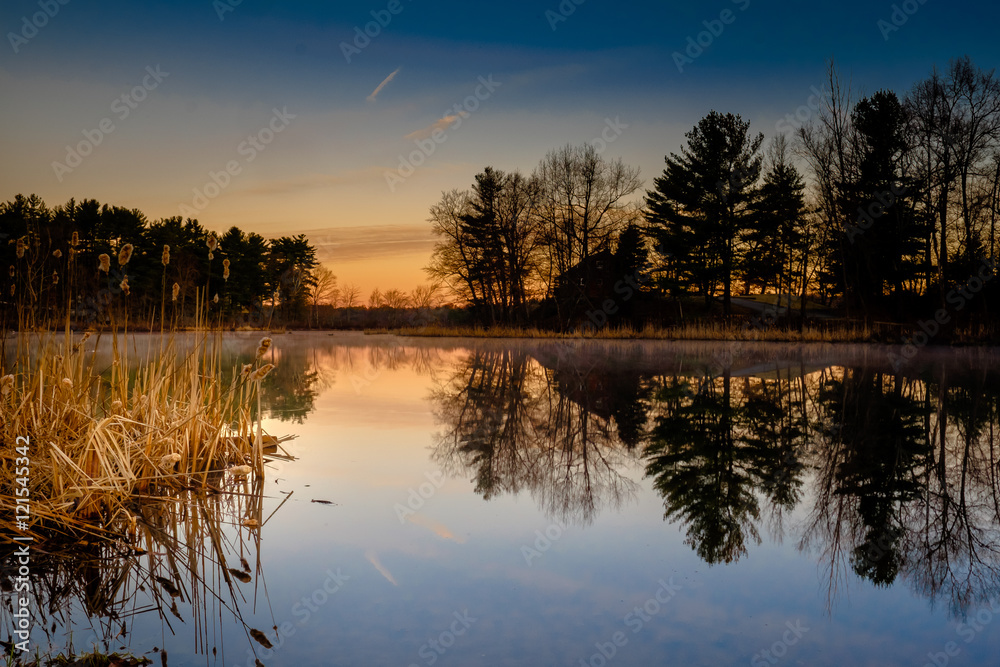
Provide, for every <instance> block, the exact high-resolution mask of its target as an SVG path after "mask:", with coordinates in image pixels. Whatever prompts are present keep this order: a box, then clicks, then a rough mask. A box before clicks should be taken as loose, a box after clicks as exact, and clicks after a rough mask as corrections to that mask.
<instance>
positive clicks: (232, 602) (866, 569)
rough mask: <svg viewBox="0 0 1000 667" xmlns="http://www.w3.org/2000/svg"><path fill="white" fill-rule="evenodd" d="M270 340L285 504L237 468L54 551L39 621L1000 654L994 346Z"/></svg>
mask: <svg viewBox="0 0 1000 667" xmlns="http://www.w3.org/2000/svg"><path fill="white" fill-rule="evenodd" d="M256 339H257V337H256V336H255V337H249V336H240V335H232V336H229V337H227V340H226V346H227V349H228V350H229V352H230V353H231V354H232V355H233V358H234V360H235V359H238V358H239V357H241V356H246V355H251V354H252V350H253V349H254V348H255V346H256ZM274 343H275V346H274V349H275V351H274V361H275V363H276V364H277V369H276V371H274V372H273V373H272V374H271V375H270V376H269V377H268V378H267V380H266V381H265V382H266V389H265V394H264V412H265V419H264V427H265V430H267V431H269V432H270V433H273V434H276V435H283V434H294V435H296V436H297V438H296V439H295V440H292V441H291V442H289V443H286V448H287V449H288V450H289V452H290V453H291V454H293V455H294V456H295V457H297V460H296V461H294V462H290V463H288V462H281V461H274V462H272V464H271V465H270V467H269V470H268V476H267V478H266V480H265V481H264V487H263V493H264V500H263V507H262V508H261V510H262V513H261V516H262V517H263V518H265V519H266V522H265V523H264V525H263V527H262V528H260V529H253V530H251V529H247V528H241V527H240V526H239V520H240V519H239V517H240V516H241V515H242V514H243V513H245V512H246V511H247V507H246V506H245V502H246V501H244V500H241V498H240V497H226V498H221V499H216V500H213V501H207V504H206V501H203V500H195V499H186V500H185V499H181V500H183V501H184V502H178V503H175V504H172V509H171V511H172V512H174V515H173V516H174V518H173V519H171V521H170V522H169V526H168V527H162V526H163V524H162V523H161V529H160V530H159V533H158V537H156V539H153V540H152V541H150V542H149V548H148V551H149V553H147V554H139V555H132V556H120V555H119V556H117V557H115V556H114V555H111V556H109V554H108V552H107V550H104V551H101V552H100V553H99V554H96V555H95V560H94V561H93V562H92V563H90V564H89V565H87V566H85V567H82V569H81V566H79V565H72V564H67V563H62V564H61V565H60V564H59V563H58V562H57V561H53V563H52V564H51V572H48V573H47V574H46V573H41V575H40V576H42V577H43V578H45V577H46V576H47V577H48V578H46V579H45V581H46V582H47V583H46V586H47V587H48V588H49V590H47V591H46V592H44V593H40V594H39V597H40V598H42V599H43V602H45V601H48V602H53V601H54V602H58V603H59V604H61V605H63V607H61V608H63V609H64V611H56V608H57V607H58V606H59V605H57V604H53V605H52V607H51V608H49V609H46V610H45V611H44V613H43V615H44V616H45V618H46V623H47V624H48V623H52V625H47V626H46V627H45V628H43V629H44V630H45V631H46V632H42V630H39V629H36V636H35V639H36V641H37V642H38V643H39V644H40V645H42V646H45V645H46V644H48V643H52V644H53V645H57V646H58V645H64V644H65V643H66V642H67V640H68V638H69V636H70V635H69V632H70V631H72V637H73V641H74V644H75V645H76V646H77V648H80V647H86V646H88V645H89V644H88V642H94V641H96V642H98V643H100V644H105V645H106V646H108V647H110V648H112V649H114V648H117V647H119V646H128V647H130V648H131V649H132V650H134V651H135V652H137V653H143V652H148V651H150V649H152V648H153V647H154V646H155V647H165V648H166V650H167V652H168V656H169V657H168V662H169V664H170V665H199V664H208V665H226V666H227V667H230V666H235V665H251V666H252V665H254V664H255V663H254V661H255V659H256V660H260V662H261V663H262V664H264V665H267V666H268V667H271V666H276V665H402V666H404V667H406V666H409V665H567V666H569V665H573V666H578V665H592V666H593V667H601V666H602V665H605V664H607V665H654V664H677V665H777V664H783V665H897V664H898V665H917V666H920V665H925V664H937V665H944V664H949V665H997V664H1000V657H998V656H1000V442H998V440H997V432H998V426H1000V425H998V423H997V420H998V397H1000V354H998V352H997V351H996V350H983V349H975V350H957V351H952V350H942V351H933V350H925V351H923V352H922V353H921V354H920V355H919V356H918V357H916V358H914V359H913V360H911V361H909V362H907V363H905V364H902V365H898V366H895V367H894V365H893V363H892V362H891V361H890V357H889V356H888V355H887V351H886V349H884V348H876V347H867V346H790V345H764V344H755V345H749V344H729V345H727V344H709V343H684V344H679V343H666V342H655V343H653V342H642V343H639V342H636V343H633V342H613V343H612V342H583V341H572V342H559V341H527V342H515V341H474V340H464V339H434V340H424V339H405V338H395V337H389V336H363V335H360V334H357V335H356V334H335V335H329V334H300V333H294V334H287V335H282V336H275V337H274ZM314 501H328V502H327V503H323V502H314ZM137 512H138V513H140V514H141V511H139V510H137ZM220 516H221V517H223V519H221V520H218V521H217V524H215V525H217V526H218V528H217V529H216V530H214V531H213V530H207V529H206V526H209V525H213V523H212V522H213V521H215V520H216V519H217V517H220ZM177 517H179V519H178V518H177ZM154 537H155V536H154ZM178 554H182V556H181V557H179V556H178ZM241 558H242V559H243V560H244V561H245V567H243V566H241V565H240V559H241ZM223 560H224V561H225V562H224V564H223V563H222V561H223ZM60 568H62V569H60ZM229 568H233V569H235V570H246V571H248V572H249V574H244V575H243V577H242V579H246V580H248V581H241V580H240V578H237V577H226V575H225V573H224V571H228V570H229ZM156 577H159V578H156ZM227 579H228V582H227ZM164 581H166V583H164ZM60 586H62V587H63V589H64V590H62V589H60ZM164 591H165V592H164ZM74 596H75V597H74ZM65 609H68V611H66V610H65ZM5 613H6V612H5ZM240 619H241V620H240ZM8 620H9V617H7V618H5V621H8ZM8 627H9V626H8ZM275 627H277V628H278V629H277V631H276V630H275V629H274V628H275ZM251 628H253V629H259V630H260V631H262V632H264V634H265V635H267V637H268V638H269V639H268V640H267V641H269V642H270V643H271V644H272V645H273V648H271V649H265V648H264V647H263V646H262V645H261V644H260V643H259V642H258V641H256V640H254V639H253V638H252V637H251V635H250V632H249V630H250V629H251ZM122 630H124V631H125V632H124V633H122V632H121V631H122ZM4 634H6V632H5V633H4ZM213 649H214V653H213ZM149 655H151V657H153V658H154V659H155V660H156V662H157V664H159V662H160V658H159V657H158V656H156V655H155V654H152V653H150V654H149Z"/></svg>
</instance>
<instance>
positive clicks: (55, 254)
mask: <svg viewBox="0 0 1000 667" xmlns="http://www.w3.org/2000/svg"><path fill="white" fill-rule="evenodd" d="M52 256H53V257H55V258H56V259H59V258H60V257H62V250H60V249H59V248H56V249H55V250H53V251H52Z"/></svg>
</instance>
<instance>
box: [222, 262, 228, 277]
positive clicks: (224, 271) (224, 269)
mask: <svg viewBox="0 0 1000 667" xmlns="http://www.w3.org/2000/svg"><path fill="white" fill-rule="evenodd" d="M222 279H223V280H227V281H228V280H229V260H228V259H224V260H222Z"/></svg>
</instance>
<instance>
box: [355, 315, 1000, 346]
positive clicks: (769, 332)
mask: <svg viewBox="0 0 1000 667" xmlns="http://www.w3.org/2000/svg"><path fill="white" fill-rule="evenodd" d="M919 331H920V330H919V329H918V328H917V327H915V326H913V325H901V324H895V323H873V324H864V323H852V322H845V321H840V320H831V321H824V322H823V323H822V324H807V325H806V326H804V327H803V328H802V330H801V331H800V330H798V329H797V328H785V327H778V326H774V327H753V326H747V325H746V324H745V323H735V324H726V323H725V322H722V321H702V322H693V323H690V324H682V325H677V326H670V327H655V326H646V327H644V328H642V329H633V328H630V327H617V328H612V327H605V328H601V329H595V328H590V327H583V328H580V329H577V330H575V331H566V332H560V331H548V330H543V329H537V328H532V327H509V326H501V327H490V328H485V327H478V326H476V327H442V326H435V325H432V326H426V327H401V328H398V329H369V330H366V333H394V334H397V335H401V336H422V337H465V338H531V339H546V338H551V339H597V340H701V341H761V342H763V341H770V342H789V343H889V344H900V345H902V344H906V343H907V342H908V341H909V340H911V339H912V338H913V336H914V334H917V333H918V332H919ZM918 340H919V337H918ZM930 342H932V343H936V344H952V345H993V344H997V343H998V342H1000V335H998V332H997V331H995V330H993V329H987V328H983V327H968V328H958V329H954V330H952V331H949V332H943V333H941V334H939V335H937V336H935V337H934V338H933V339H932V340H931V341H930Z"/></svg>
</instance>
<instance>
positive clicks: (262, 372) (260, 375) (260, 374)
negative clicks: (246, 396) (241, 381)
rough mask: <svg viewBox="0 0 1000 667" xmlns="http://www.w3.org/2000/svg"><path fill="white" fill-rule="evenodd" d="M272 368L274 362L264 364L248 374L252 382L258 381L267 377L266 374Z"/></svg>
mask: <svg viewBox="0 0 1000 667" xmlns="http://www.w3.org/2000/svg"><path fill="white" fill-rule="evenodd" d="M272 370H274V364H264V365H263V366H261V367H260V368H258V369H257V370H255V371H254V372H253V374H252V375H250V380H251V381H253V382H259V381H260V380H263V379H264V378H266V377H267V374H268V373H270V372H271V371H272Z"/></svg>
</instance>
